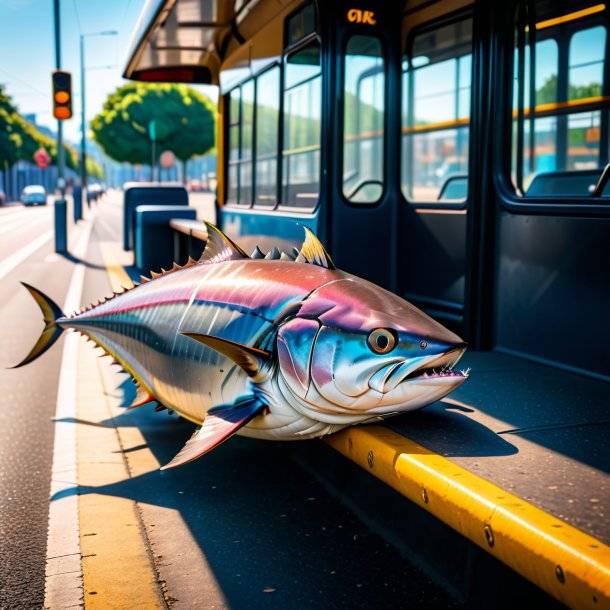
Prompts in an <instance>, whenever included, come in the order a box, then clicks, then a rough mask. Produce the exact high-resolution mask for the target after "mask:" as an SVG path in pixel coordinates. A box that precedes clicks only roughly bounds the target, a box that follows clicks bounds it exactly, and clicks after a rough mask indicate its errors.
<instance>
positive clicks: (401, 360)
mask: <svg viewBox="0 0 610 610" xmlns="http://www.w3.org/2000/svg"><path fill="white" fill-rule="evenodd" d="M207 227H208V235H209V237H208V242H207V246H206V248H205V250H204V252H203V255H202V257H201V259H200V260H199V261H194V260H192V259H191V260H189V263H188V264H186V265H185V266H184V267H179V266H178V265H174V268H173V269H171V270H170V271H164V272H163V273H161V274H153V277H152V279H147V278H142V283H141V284H139V285H137V286H135V287H133V288H131V289H129V290H126V291H125V292H123V293H119V294H116V295H115V296H113V297H112V298H110V299H108V300H105V301H100V302H99V303H98V304H96V305H94V306H90V307H88V308H87V309H85V310H83V311H81V312H80V313H75V314H74V315H71V316H66V315H64V314H63V313H62V311H61V310H60V308H59V307H58V306H57V305H56V304H55V303H53V301H52V300H51V299H50V298H48V297H47V296H45V295H44V294H42V293H41V292H40V291H39V290H37V289H35V288H33V287H32V286H28V285H27V284H24V286H25V287H26V288H27V289H28V290H29V291H30V293H31V294H32V296H33V297H34V299H35V300H36V302H37V303H38V305H39V306H40V308H41V310H42V313H43V318H44V322H45V327H44V330H43V332H42V334H41V336H40V338H39V340H38V342H37V343H36V345H35V346H34V348H33V349H32V350H31V352H30V353H29V354H28V355H27V356H26V357H25V358H24V360H23V361H22V362H21V363H19V364H18V365H17V366H22V365H24V364H27V363H28V362H31V361H32V360H34V359H35V358H37V357H38V356H40V355H41V354H42V353H44V352H45V351H46V350H47V349H49V347H51V345H52V344H53V343H54V342H55V341H56V340H57V338H58V337H59V335H60V334H61V333H62V332H63V330H64V329H67V328H69V329H74V330H76V331H78V332H80V333H81V334H83V335H86V336H87V337H89V338H90V339H91V340H92V341H93V342H94V343H95V344H96V345H98V346H100V347H102V348H103V349H104V350H105V352H106V353H107V354H109V355H110V356H112V357H113V358H114V359H115V360H116V361H117V362H118V363H119V364H120V365H121V366H122V367H123V368H124V369H125V370H126V371H127V372H129V373H130V374H131V375H132V376H133V378H134V381H135V383H136V385H137V387H138V394H137V397H136V399H135V400H134V402H133V403H132V405H131V406H132V407H135V406H139V405H143V404H145V403H148V402H153V401H156V402H157V403H158V404H159V406H158V407H157V408H158V409H161V408H168V409H171V410H173V411H175V412H176V413H178V414H179V415H181V416H182V417H184V418H186V419H188V420H191V421H193V422H195V423H196V424H198V425H199V426H200V427H199V428H198V429H197V430H196V432H195V433H194V435H193V437H192V438H191V439H190V440H189V441H188V442H187V443H186V445H185V446H184V447H183V449H182V450H181V451H180V452H179V453H178V455H176V457H175V458H174V459H173V460H172V461H171V462H170V463H169V464H167V465H166V466H165V468H169V467H174V466H178V465H180V464H184V463H186V462H189V461H191V460H193V459H195V458H196V457H198V456H200V455H202V454H204V453H206V452H207V451H209V450H210V449H212V448H213V447H215V446H217V445H218V444H220V443H221V442H222V441H224V440H226V439H227V438H229V437H230V436H231V435H232V434H234V433H239V434H242V435H245V436H250V437H255V438H260V439H273V440H294V439H306V438H313V437H319V436H323V435H326V434H331V433H332V432H335V431H337V430H340V429H342V428H345V427H346V426H350V425H354V424H361V423H365V422H372V421H377V420H380V419H384V418H387V417H390V416H393V415H397V414H399V413H403V412H405V411H410V410H413V409H419V408H421V407H423V406H425V405H427V404H430V403H431V402H434V401H435V400H438V399H440V398H442V397H443V396H445V395H446V394H448V393H449V392H450V391H451V390H453V389H454V388H456V387H457V386H459V385H460V384H461V383H462V382H463V381H464V380H465V379H466V378H467V376H468V372H467V371H466V372H459V371H456V370H454V367H455V365H456V364H457V362H458V360H459V359H460V357H461V356H462V354H463V353H464V351H465V349H466V344H465V343H464V342H463V341H462V340H461V339H460V338H459V337H458V336H456V335H455V334H453V333H452V332H450V331H449V330H447V329H446V328H444V327H443V326H441V325H440V324H438V323H437V322H435V321H434V320H432V319H431V318H430V317H428V316H427V315H426V314H424V313H423V312H421V311H420V310H418V309H417V308H416V307H414V306H413V305H411V304H410V303H408V302H407V301H405V300H403V299H401V298H400V297H398V296H396V295H395V294H393V293H391V292H388V291H386V290H384V289H382V288H380V287H378V286H376V285H374V284H372V283H370V282H368V281H366V280H363V279H361V278H358V277H355V276H353V275H350V274H348V273H345V272H343V271H339V270H337V269H336V268H335V266H334V264H333V262H332V260H331V258H330V256H329V254H328V253H327V252H326V250H325V249H324V247H323V246H322V244H321V243H320V242H319V241H318V239H317V238H316V237H315V236H314V234H313V233H312V232H311V231H309V230H308V229H305V232H306V237H305V241H304V243H303V246H302V248H301V250H300V252H299V251H296V250H295V251H294V252H293V254H292V255H287V254H285V253H281V254H280V253H279V252H278V251H275V250H274V251H272V252H270V253H269V254H268V255H267V256H266V257H264V258H263V255H262V253H261V252H260V250H258V249H257V250H255V252H254V253H253V255H252V256H251V257H250V256H248V255H247V254H246V253H245V252H244V251H243V250H242V249H241V248H240V247H239V246H238V245H236V244H235V243H234V242H232V241H231V239H230V238H229V237H227V236H226V235H224V234H223V233H222V232H221V231H220V230H219V229H217V228H216V227H214V226H213V225H211V224H208V225H207Z"/></svg>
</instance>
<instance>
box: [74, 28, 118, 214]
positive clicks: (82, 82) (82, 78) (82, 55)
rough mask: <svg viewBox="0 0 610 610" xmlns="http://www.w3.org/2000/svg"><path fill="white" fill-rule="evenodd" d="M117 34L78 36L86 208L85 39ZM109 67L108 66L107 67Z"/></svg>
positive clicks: (81, 171)
mask: <svg viewBox="0 0 610 610" xmlns="http://www.w3.org/2000/svg"><path fill="white" fill-rule="evenodd" d="M117 34H118V32H117V31H115V30H105V31H103V32H91V33H89V34H81V35H80V100H81V101H80V110H81V138H80V151H81V153H80V154H81V168H80V176H81V187H82V189H83V195H84V196H85V197H86V199H87V206H89V196H88V194H87V181H88V177H87V119H86V118H85V115H86V112H85V108H86V106H85V93H86V88H87V86H86V82H85V38H89V37H91V36H116V35H117ZM107 67H109V66H107Z"/></svg>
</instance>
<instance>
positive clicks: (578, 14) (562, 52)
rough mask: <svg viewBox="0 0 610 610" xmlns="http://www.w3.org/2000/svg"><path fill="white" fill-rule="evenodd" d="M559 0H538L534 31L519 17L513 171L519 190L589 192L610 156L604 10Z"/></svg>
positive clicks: (523, 193) (556, 193)
mask: <svg viewBox="0 0 610 610" xmlns="http://www.w3.org/2000/svg"><path fill="white" fill-rule="evenodd" d="M560 6H561V5H558V4H549V3H543V2H538V3H537V7H536V11H535V12H536V21H537V22H536V25H535V28H534V29H533V30H532V32H530V30H529V27H528V26H527V25H526V24H524V23H523V21H521V22H520V21H519V15H517V19H516V30H515V51H514V68H513V137H512V152H511V159H512V162H511V178H512V182H513V185H514V188H515V192H516V193H517V194H518V195H520V196H528V195H530V196H531V195H554V196H561V195H569V196H589V195H590V193H591V192H592V190H593V188H594V187H595V184H596V183H597V180H598V179H599V176H600V175H601V171H602V168H603V166H604V165H605V164H606V163H607V162H608V135H607V133H608V128H609V126H608V110H607V109H608V102H607V99H606V98H604V97H603V88H604V87H603V74H604V55H605V48H606V27H605V26H604V25H602V21H603V19H604V17H603V15H601V14H600V11H596V10H595V7H593V8H592V9H591V10H590V11H582V10H580V11H575V12H574V13H568V14H561V13H560V14H558V7H560ZM600 6H603V5H600ZM545 8H546V9H547V11H548V10H551V11H554V12H553V13H548V14H547V13H544V9H545ZM539 9H540V10H539ZM600 10H601V9H600ZM531 44H534V45H535V46H534V49H535V58H532V57H531V49H530V46H531ZM532 59H533V61H532ZM532 71H533V74H531V72H532ZM532 94H533V98H534V99H533V100H531V97H532ZM603 134H606V135H605V136H604V135H603ZM556 202H557V199H553V203H556Z"/></svg>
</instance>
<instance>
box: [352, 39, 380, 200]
mask: <svg viewBox="0 0 610 610" xmlns="http://www.w3.org/2000/svg"><path fill="white" fill-rule="evenodd" d="M384 116H385V62H384V58H383V52H382V48H381V42H380V41H379V40H378V39H377V38H373V37H370V36H352V37H351V38H350V40H349V42H348V43H347V48H346V51H345V82H344V98H343V195H344V197H345V198H346V199H348V200H349V201H351V202H353V203H374V202H376V201H379V199H380V198H381V195H382V194H383V188H384V178H383V172H384V156H385V153H384Z"/></svg>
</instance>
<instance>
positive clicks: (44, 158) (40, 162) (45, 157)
mask: <svg viewBox="0 0 610 610" xmlns="http://www.w3.org/2000/svg"><path fill="white" fill-rule="evenodd" d="M33 157H34V162H35V163H36V165H37V166H38V167H39V168H40V169H46V168H47V167H49V163H50V162H51V157H50V156H49V153H48V152H47V151H46V150H45V149H44V148H42V147H40V148H39V149H38V150H37V151H36V152H35V153H34V155H33Z"/></svg>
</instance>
